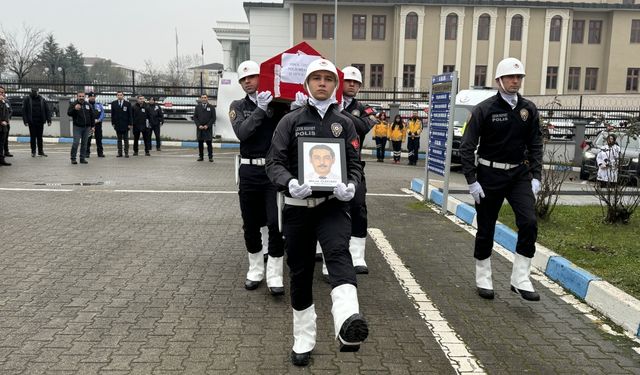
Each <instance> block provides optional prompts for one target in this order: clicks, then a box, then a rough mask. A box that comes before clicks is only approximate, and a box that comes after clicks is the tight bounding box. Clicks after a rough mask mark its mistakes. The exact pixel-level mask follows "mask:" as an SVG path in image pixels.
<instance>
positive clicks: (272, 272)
mask: <svg viewBox="0 0 640 375" xmlns="http://www.w3.org/2000/svg"><path fill="white" fill-rule="evenodd" d="M283 261H284V256H281V257H278V258H276V257H272V256H271V255H269V260H267V288H269V292H271V294H272V295H274V296H280V295H283V294H284V284H283V281H282V267H283V266H282V265H283Z"/></svg>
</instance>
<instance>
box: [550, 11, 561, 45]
mask: <svg viewBox="0 0 640 375" xmlns="http://www.w3.org/2000/svg"><path fill="white" fill-rule="evenodd" d="M561 34H562V17H560V16H555V17H553V18H552V19H551V26H549V41H550V42H559V41H560V35H561Z"/></svg>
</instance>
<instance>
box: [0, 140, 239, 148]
mask: <svg viewBox="0 0 640 375" xmlns="http://www.w3.org/2000/svg"><path fill="white" fill-rule="evenodd" d="M9 141H10V142H18V143H29V142H30V138H29V137H9ZM42 141H43V142H44V143H73V138H65V137H61V138H51V137H46V138H43V139H42ZM129 142H130V143H132V141H131V139H130V140H129ZM102 143H103V144H105V145H115V144H116V143H117V140H116V139H112V138H103V139H102ZM143 143H144V141H143V140H142V139H141V140H140V141H138V144H143ZM162 144H163V145H165V146H173V147H183V148H198V142H190V141H162ZM213 148H225V149H238V148H240V144H239V143H224V142H223V143H215V142H214V143H213Z"/></svg>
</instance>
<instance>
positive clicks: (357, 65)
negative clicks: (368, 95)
mask: <svg viewBox="0 0 640 375" xmlns="http://www.w3.org/2000/svg"><path fill="white" fill-rule="evenodd" d="M351 66H353V67H354V68H356V69H358V70H359V71H360V74H362V79H363V82H364V64H351Z"/></svg>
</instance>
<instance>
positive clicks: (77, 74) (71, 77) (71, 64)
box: [63, 43, 89, 82]
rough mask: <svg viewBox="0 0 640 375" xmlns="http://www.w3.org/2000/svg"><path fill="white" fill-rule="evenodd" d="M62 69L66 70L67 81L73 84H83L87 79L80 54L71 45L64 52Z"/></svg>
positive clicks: (86, 71)
mask: <svg viewBox="0 0 640 375" xmlns="http://www.w3.org/2000/svg"><path fill="white" fill-rule="evenodd" d="M63 66H64V68H65V69H66V74H67V80H68V81H75V82H85V81H87V79H88V77H89V72H88V70H87V67H86V66H84V58H83V57H82V52H80V51H78V49H77V48H76V47H75V46H74V45H73V43H72V44H69V45H68V46H67V48H65V50H64V64H63Z"/></svg>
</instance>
